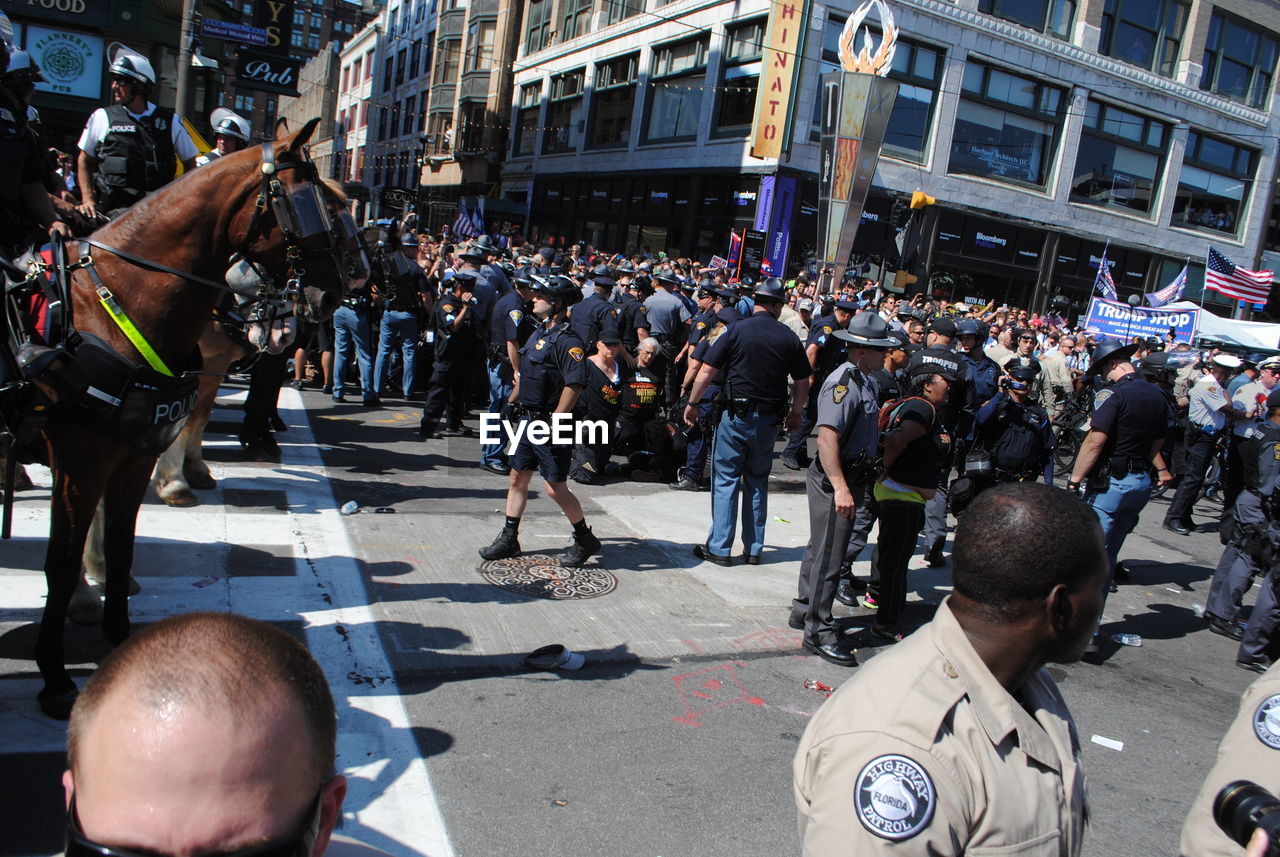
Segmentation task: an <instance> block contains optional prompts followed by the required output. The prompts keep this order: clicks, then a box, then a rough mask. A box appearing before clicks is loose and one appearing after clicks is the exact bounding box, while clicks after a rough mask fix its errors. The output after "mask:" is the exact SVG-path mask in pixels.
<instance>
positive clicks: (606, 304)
mask: <svg viewBox="0 0 1280 857" xmlns="http://www.w3.org/2000/svg"><path fill="white" fill-rule="evenodd" d="M589 276H590V277H591V287H592V289H593V293H592V294H590V295H587V297H586V298H585V299H584V300H583V301H582V302H581V303H579V304H577V305H575V306H574V308H573V313H572V314H571V315H570V317H569V327H570V328H571V329H572V330H573V332H574V334H575V335H576V336H577V337H578V338H579V339H581V340H582V341H583V342H585V343H586V345H587V354H590V353H591V352H592V351H594V350H595V345H596V340H597V339H599V338H600V331H602V330H604V329H605V328H606V327H609V328H612V329H613V330H614V331H615V332H617V329H618V308H617V307H616V306H615V305H614V304H613V302H612V301H611V300H610V298H611V297H612V296H613V289H614V287H615V286H616V285H617V281H616V280H614V279H613V272H612V271H610V270H609V269H608V268H607V267H605V266H604V265H597V266H596V267H595V268H593V269H592V271H591V274H590V275H589Z"/></svg>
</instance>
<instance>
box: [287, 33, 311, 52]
mask: <svg viewBox="0 0 1280 857" xmlns="http://www.w3.org/2000/svg"><path fill="white" fill-rule="evenodd" d="M306 43H307V37H306V34H305V33H303V32H302V30H294V31H293V32H292V33H290V34H289V44H290V45H292V46H293V47H295V48H300V47H302V46H303V45H305V44H306Z"/></svg>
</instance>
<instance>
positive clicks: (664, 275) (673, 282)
mask: <svg viewBox="0 0 1280 857" xmlns="http://www.w3.org/2000/svg"><path fill="white" fill-rule="evenodd" d="M653 279H655V280H657V281H658V282H659V283H666V284H667V285H670V286H679V285H680V278H679V277H677V276H676V275H675V274H673V273H671V271H669V270H667V269H666V268H663V269H662V270H661V271H659V272H658V273H656V274H654V275H653Z"/></svg>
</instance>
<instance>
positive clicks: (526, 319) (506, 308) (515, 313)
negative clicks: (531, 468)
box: [480, 267, 536, 476]
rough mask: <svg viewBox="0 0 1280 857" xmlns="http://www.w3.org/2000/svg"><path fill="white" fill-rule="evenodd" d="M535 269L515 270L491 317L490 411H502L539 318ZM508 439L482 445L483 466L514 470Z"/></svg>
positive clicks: (494, 470) (495, 470)
mask: <svg viewBox="0 0 1280 857" xmlns="http://www.w3.org/2000/svg"><path fill="white" fill-rule="evenodd" d="M533 278H534V274H533V269H532V268H529V267H524V268H521V269H519V270H518V271H516V272H515V275H514V276H513V277H512V280H513V282H514V284H515V288H513V289H512V290H511V291H509V292H507V293H506V294H505V295H503V296H502V297H500V298H498V302H497V303H496V304H494V306H493V318H491V319H490V320H489V352H488V367H489V413H491V414H501V413H502V409H503V407H504V406H505V405H506V404H507V400H508V399H509V398H510V397H511V389H512V387H514V386H515V378H516V367H517V366H519V365H520V349H521V348H523V347H524V344H525V342H527V341H528V339H529V336H530V334H532V333H533V328H534V324H535V321H536V319H535V318H534V316H533V313H532V311H531V303H532V301H533ZM505 440H506V438H505V437H504V438H500V439H499V440H498V442H497V443H484V444H481V446H480V468H481V469H482V470H487V471H489V472H490V473H496V474H498V475H500V476H505V475H507V474H508V473H509V472H511V467H510V466H509V465H508V464H507V445H506V443H505Z"/></svg>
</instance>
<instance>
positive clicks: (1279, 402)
mask: <svg viewBox="0 0 1280 857" xmlns="http://www.w3.org/2000/svg"><path fill="white" fill-rule="evenodd" d="M1273 408H1280V387H1278V388H1276V389H1274V390H1272V391H1271V394H1270V395H1269V396H1267V410H1268V411H1269V410H1272V409H1273Z"/></svg>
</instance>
